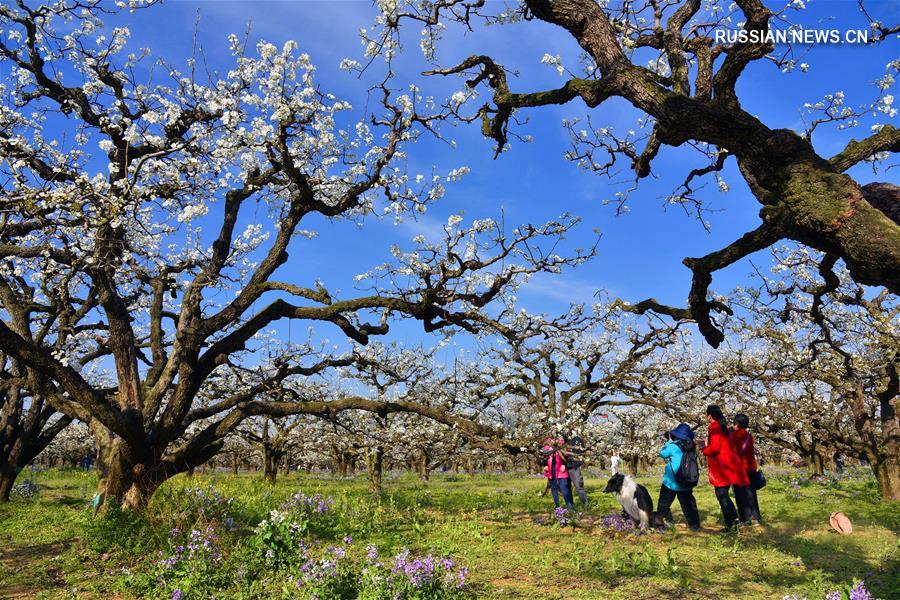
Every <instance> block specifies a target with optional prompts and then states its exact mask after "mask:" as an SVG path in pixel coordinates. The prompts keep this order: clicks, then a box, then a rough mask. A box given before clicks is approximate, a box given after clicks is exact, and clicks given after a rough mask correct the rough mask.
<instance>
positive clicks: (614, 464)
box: [609, 452, 621, 475]
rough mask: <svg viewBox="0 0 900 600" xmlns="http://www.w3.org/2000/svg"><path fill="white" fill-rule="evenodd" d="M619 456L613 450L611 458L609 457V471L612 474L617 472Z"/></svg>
mask: <svg viewBox="0 0 900 600" xmlns="http://www.w3.org/2000/svg"><path fill="white" fill-rule="evenodd" d="M620 460H621V459H620V458H619V453H618V452H613V455H612V458H610V459H609V465H610V471H612V474H613V475H616V474H617V473H618V472H619V461H620Z"/></svg>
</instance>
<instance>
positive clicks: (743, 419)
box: [734, 413, 750, 429]
mask: <svg viewBox="0 0 900 600" xmlns="http://www.w3.org/2000/svg"><path fill="white" fill-rule="evenodd" d="M734 424H735V425H737V426H738V427H740V428H741V429H749V428H750V417H748V416H747V415H745V414H744V413H738V414H736V415H734Z"/></svg>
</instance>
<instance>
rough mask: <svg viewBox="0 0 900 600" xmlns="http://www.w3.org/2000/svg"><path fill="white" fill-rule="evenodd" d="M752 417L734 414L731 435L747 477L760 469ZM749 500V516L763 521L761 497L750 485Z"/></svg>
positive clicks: (755, 520)
mask: <svg viewBox="0 0 900 600" xmlns="http://www.w3.org/2000/svg"><path fill="white" fill-rule="evenodd" d="M749 428H750V417H748V416H747V415H745V414H742V413H738V414H736V415H734V431H732V432H731V436H732V437H733V438H734V445H735V446H737V450H738V454H739V455H740V456H741V464H742V466H743V467H744V471H746V472H747V478H748V479H750V478H752V477H753V474H754V473H756V472H757V471H758V470H759V465H758V464H757V462H756V449H755V448H754V447H753V436H752V435H750V432H749V431H748V429H749ZM747 500H748V507H747V509H748V511H749V518H750V520H752V521H753V522H754V523H757V524H759V523H761V522H762V515H761V514H760V512H759V499H758V498H757V497H756V490H755V489H753V486H752V485H750V486H748V487H747Z"/></svg>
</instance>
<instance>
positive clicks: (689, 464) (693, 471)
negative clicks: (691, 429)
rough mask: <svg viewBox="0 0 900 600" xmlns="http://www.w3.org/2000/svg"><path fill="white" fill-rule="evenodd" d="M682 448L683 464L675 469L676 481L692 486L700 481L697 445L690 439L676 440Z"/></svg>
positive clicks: (681, 485) (684, 485)
mask: <svg viewBox="0 0 900 600" xmlns="http://www.w3.org/2000/svg"><path fill="white" fill-rule="evenodd" d="M676 443H677V444H678V447H679V448H681V464H680V465H678V470H677V471H675V483H677V484H678V485H679V486H680V487H684V488H692V487H694V486H696V485H697V483H698V482H699V481H700V467H699V466H698V465H697V446H696V445H695V444H694V442H692V441H690V440H679V441H678V442H676Z"/></svg>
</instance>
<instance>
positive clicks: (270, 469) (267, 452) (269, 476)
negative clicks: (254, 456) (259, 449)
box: [263, 446, 281, 483]
mask: <svg viewBox="0 0 900 600" xmlns="http://www.w3.org/2000/svg"><path fill="white" fill-rule="evenodd" d="M280 460H281V454H280V453H279V452H277V451H276V450H274V449H273V448H271V447H268V446H263V479H264V480H265V481H266V482H267V483H275V480H276V479H277V478H278V462H279V461H280Z"/></svg>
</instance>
